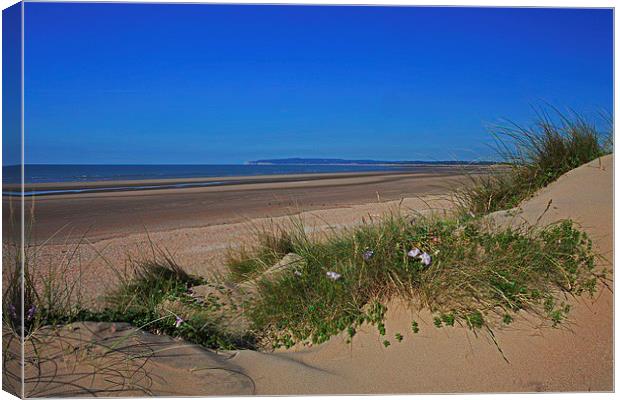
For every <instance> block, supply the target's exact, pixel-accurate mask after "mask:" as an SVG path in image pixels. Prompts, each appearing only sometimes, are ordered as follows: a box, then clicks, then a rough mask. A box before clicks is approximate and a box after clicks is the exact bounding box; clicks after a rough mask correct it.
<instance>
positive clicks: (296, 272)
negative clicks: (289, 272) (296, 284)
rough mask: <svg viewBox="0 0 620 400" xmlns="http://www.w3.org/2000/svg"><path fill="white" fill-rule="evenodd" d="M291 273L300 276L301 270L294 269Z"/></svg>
mask: <svg viewBox="0 0 620 400" xmlns="http://www.w3.org/2000/svg"><path fill="white" fill-rule="evenodd" d="M293 274H294V275H295V276H301V271H294V272H293Z"/></svg>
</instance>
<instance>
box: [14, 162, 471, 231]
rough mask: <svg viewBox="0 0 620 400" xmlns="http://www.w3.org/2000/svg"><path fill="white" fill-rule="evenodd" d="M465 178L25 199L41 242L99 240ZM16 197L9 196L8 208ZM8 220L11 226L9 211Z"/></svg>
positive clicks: (449, 174) (279, 183)
mask: <svg viewBox="0 0 620 400" xmlns="http://www.w3.org/2000/svg"><path fill="white" fill-rule="evenodd" d="M465 181H466V175H463V174H462V173H461V174H459V173H457V172H456V171H445V170H444V171H441V172H436V173H413V174H412V173H406V174H403V173H390V174H385V173H367V174H336V175H334V174H329V175H321V176H308V175H301V176H294V177H291V176H281V177H275V178H274V177H271V176H270V177H267V178H261V179H258V180H257V179H256V178H255V177H249V178H245V180H244V181H243V182H242V183H239V184H229V185H210V186H202V187H184V188H159V189H155V190H131V191H95V192H88V193H65V194H55V195H46V196H36V197H35V196H33V197H26V198H25V203H24V206H25V209H26V210H31V209H33V210H34V211H33V212H34V217H35V220H36V223H35V224H34V228H33V229H32V234H31V240H33V241H34V242H44V241H46V240H48V239H49V238H51V237H52V238H53V240H54V241H62V240H69V241H75V240H80V239H88V240H90V241H96V240H101V239H103V238H110V237H119V236H124V235H127V234H131V233H138V232H144V231H145V230H147V231H149V232H158V231H167V230H171V229H174V228H185V227H187V228H192V227H204V226H212V225H220V224H225V223H236V222H243V221H247V220H250V219H254V218H264V217H278V216H283V215H290V214H295V213H297V212H300V211H314V210H321V209H331V208H346V207H351V206H353V205H359V204H368V203H381V202H387V201H395V200H400V199H402V198H417V197H422V196H426V195H443V196H448V195H449V193H450V192H451V190H452V189H454V187H455V185H460V184H463V183H464V182H465ZM13 199H14V198H12V197H8V196H4V197H3V205H4V207H5V210H8V209H9V206H10V204H11V202H12V201H14V200H13ZM32 207H34V208H32ZM3 218H4V221H5V222H6V221H7V220H8V218H9V217H8V213H5V216H4V217H3ZM26 220H28V218H26Z"/></svg>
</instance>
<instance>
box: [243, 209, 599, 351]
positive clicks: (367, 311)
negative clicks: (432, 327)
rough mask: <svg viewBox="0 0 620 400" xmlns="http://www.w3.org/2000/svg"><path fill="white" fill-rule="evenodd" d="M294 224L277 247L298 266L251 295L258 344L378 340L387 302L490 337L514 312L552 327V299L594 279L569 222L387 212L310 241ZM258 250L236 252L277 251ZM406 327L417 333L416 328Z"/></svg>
mask: <svg viewBox="0 0 620 400" xmlns="http://www.w3.org/2000/svg"><path fill="white" fill-rule="evenodd" d="M294 226H295V227H296V228H294V229H295V230H294V231H290V232H289V234H288V236H287V237H288V240H289V243H288V246H287V251H292V252H294V253H295V254H297V255H299V256H300V257H301V258H302V259H303V264H302V265H303V266H302V267H301V268H299V267H296V269H295V270H294V271H287V272H286V273H284V274H283V275H282V277H281V278H280V279H278V280H275V281H274V280H269V281H266V280H265V281H259V292H260V296H259V297H258V298H257V299H256V301H255V302H254V304H251V305H250V307H249V309H248V314H249V317H250V318H251V320H252V322H253V324H254V330H255V331H256V332H259V335H260V336H261V339H262V340H263V342H262V343H263V344H265V345H268V346H273V347H280V346H285V347H290V346H292V345H293V344H295V343H300V342H301V343H306V344H307V343H321V342H324V341H326V340H327V339H328V338H329V337H331V336H332V335H335V334H338V333H340V332H348V334H349V336H351V337H353V336H354V335H355V332H356V328H357V327H358V326H359V325H361V324H363V323H370V324H373V325H376V326H377V329H378V330H379V333H380V334H381V335H387V333H386V330H385V325H384V323H383V320H384V316H385V312H386V307H385V304H386V301H387V300H389V299H390V298H392V297H395V296H399V297H401V298H405V299H407V300H410V301H411V302H412V303H414V304H417V305H418V306H419V307H421V308H427V309H430V310H431V311H432V312H433V313H435V315H436V319H435V324H436V326H437V327H442V326H454V325H457V324H458V325H462V326H466V327H468V328H470V329H472V330H474V331H479V330H484V331H485V332H487V333H489V334H490V335H492V334H493V329H494V328H496V327H498V326H502V325H506V324H510V323H511V322H512V321H513V319H515V318H517V316H518V312H519V311H524V312H528V313H530V314H533V315H536V316H537V317H538V318H539V320H540V321H542V322H545V321H546V322H547V323H548V324H550V325H552V326H556V325H558V324H560V323H561V322H562V321H564V320H565V318H566V315H567V313H568V312H569V310H570V307H569V306H568V305H567V304H565V303H563V302H562V301H560V300H559V299H560V298H561V296H560V295H565V294H568V295H573V296H578V295H581V294H583V293H587V294H590V295H592V294H593V293H594V291H595V290H596V284H597V281H598V280H599V279H602V278H603V277H604V273H600V272H597V271H595V269H594V261H595V255H594V253H593V251H592V245H591V242H590V240H589V238H588V237H587V236H586V235H585V234H584V233H582V232H580V231H579V230H578V229H576V228H575V226H574V225H573V223H572V222H571V221H562V222H560V223H557V224H555V225H551V226H548V227H545V228H530V229H527V230H525V231H524V230H522V229H519V230H518V229H512V228H502V229H498V228H491V227H489V226H488V223H487V222H484V221H483V220H480V219H465V220H459V219H434V218H423V217H419V218H415V219H411V218H408V217H406V216H404V215H401V214H399V213H394V214H392V215H390V216H389V217H387V218H386V219H385V220H384V221H382V222H380V223H376V224H366V225H363V226H360V227H356V228H353V229H351V230H348V231H345V232H342V231H340V232H337V233H331V234H326V235H325V236H324V237H312V238H311V237H309V236H308V235H306V233H305V230H304V229H303V226H301V225H300V224H294ZM267 242H269V241H267V240H263V241H262V242H261V243H267ZM268 250H269V249H268V248H267V247H265V246H264V245H261V247H259V248H257V250H256V251H255V252H254V253H252V252H248V251H245V252H244V256H246V257H248V259H251V260H255V261H253V262H255V265H260V264H267V258H268V260H272V259H273V258H276V256H278V257H281V256H282V255H283V254H282V251H281V249H280V248H273V249H272V251H271V252H269V251H268ZM261 257H266V259H264V260H262V261H260V260H261ZM256 260H258V261H260V262H257V261H256ZM237 261H243V260H237ZM412 329H413V330H414V331H418V330H419V326H418V324H417V322H415V321H413V322H412ZM396 339H397V341H398V337H396ZM386 340H387V338H386Z"/></svg>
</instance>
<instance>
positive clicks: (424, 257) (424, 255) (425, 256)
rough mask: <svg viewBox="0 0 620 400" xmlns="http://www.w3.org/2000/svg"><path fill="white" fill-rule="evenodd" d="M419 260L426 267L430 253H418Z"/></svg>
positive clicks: (429, 259) (428, 263)
mask: <svg viewBox="0 0 620 400" xmlns="http://www.w3.org/2000/svg"><path fill="white" fill-rule="evenodd" d="M420 260H421V261H422V264H423V265H425V266H427V267H428V266H429V265H431V255H430V254H428V253H422V254H421V255H420Z"/></svg>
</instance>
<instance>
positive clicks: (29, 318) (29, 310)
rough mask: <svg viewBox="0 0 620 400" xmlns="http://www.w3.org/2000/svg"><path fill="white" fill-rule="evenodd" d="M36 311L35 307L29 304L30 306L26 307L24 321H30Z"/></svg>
mask: <svg viewBox="0 0 620 400" xmlns="http://www.w3.org/2000/svg"><path fill="white" fill-rule="evenodd" d="M36 312H37V307H36V306H35V305H34V304H33V305H31V306H30V308H29V309H28V312H26V321H30V320H31V319H32V318H34V314H35V313H36Z"/></svg>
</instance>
